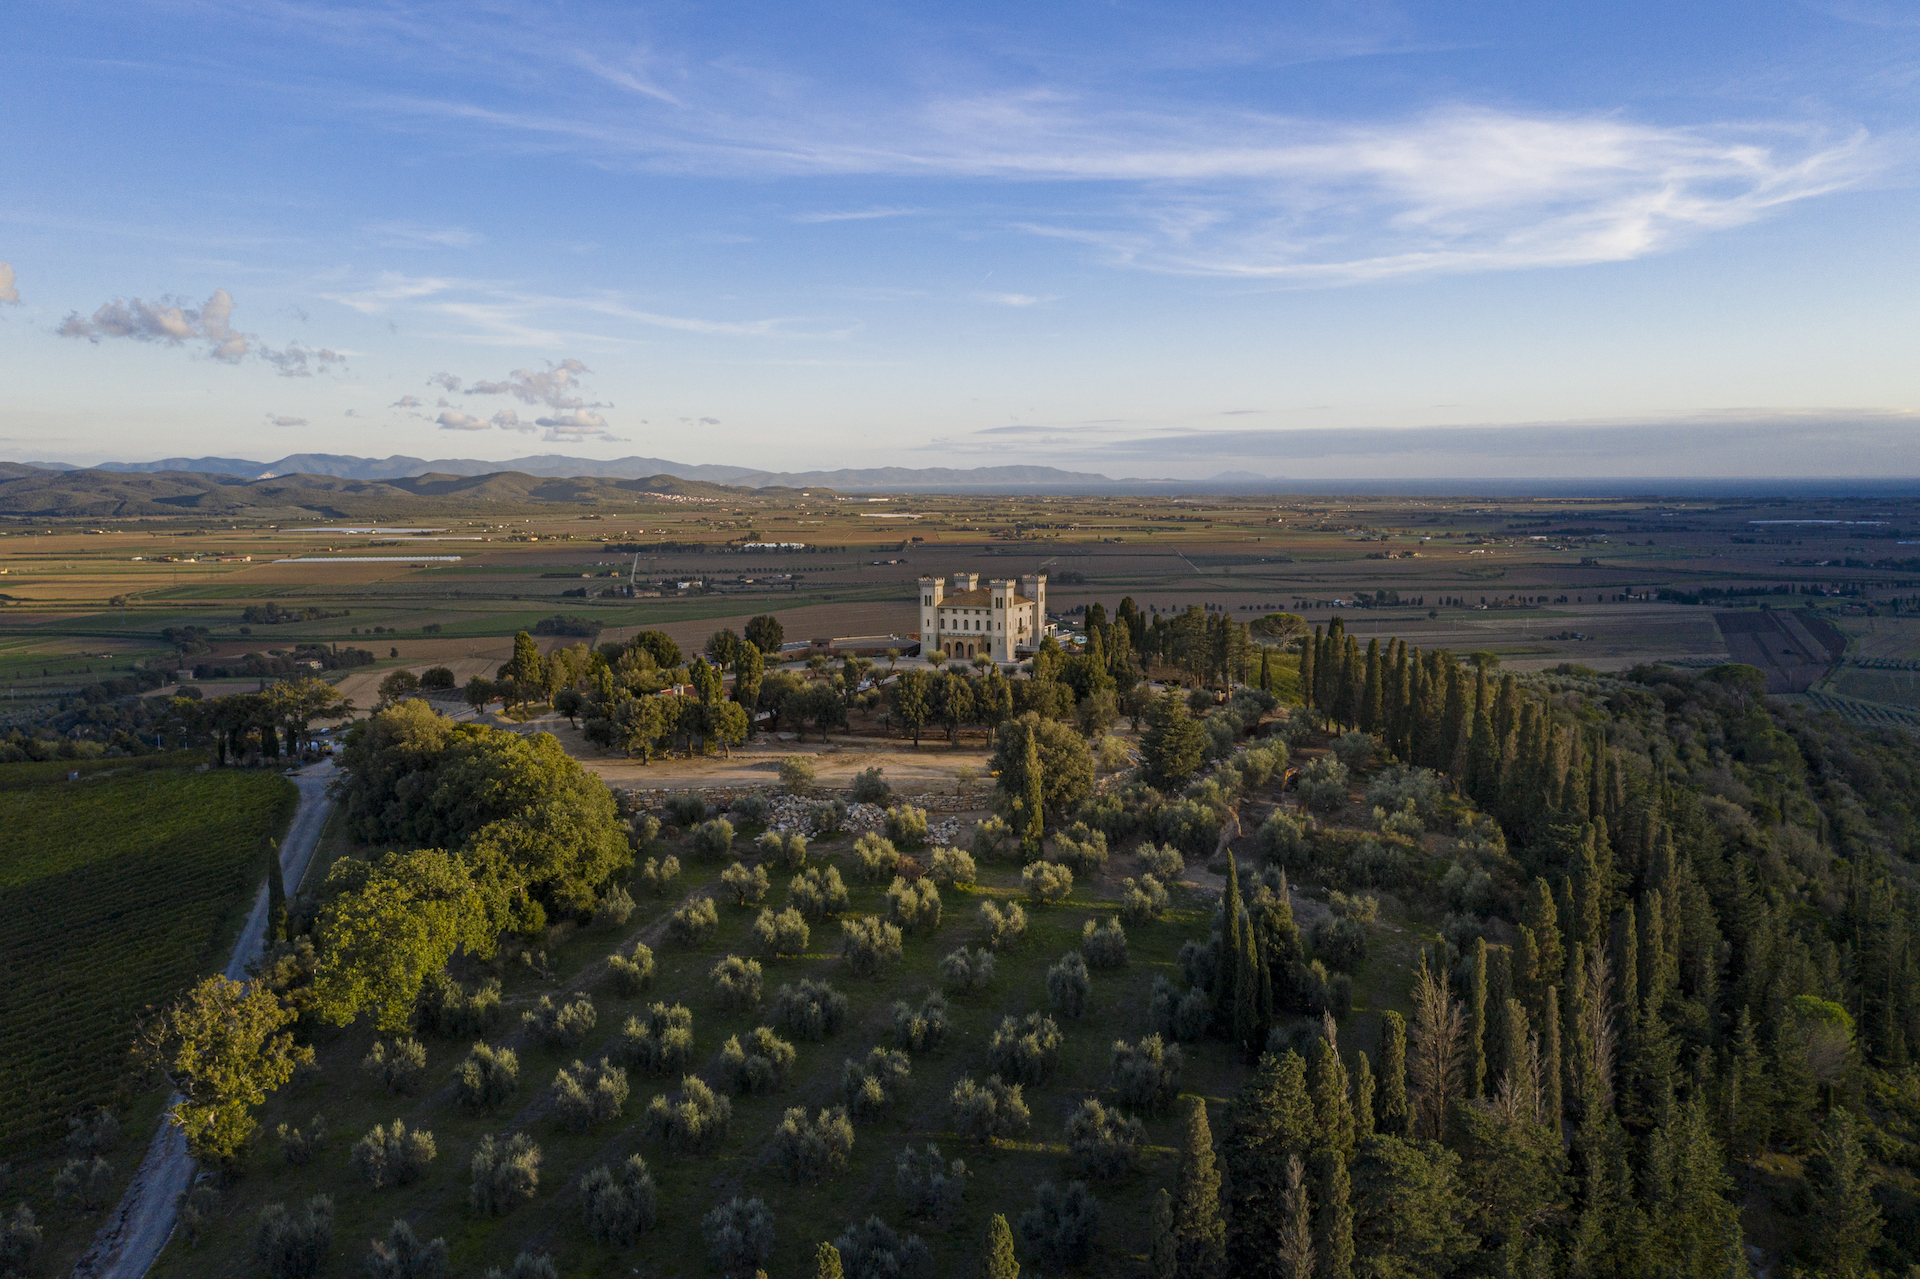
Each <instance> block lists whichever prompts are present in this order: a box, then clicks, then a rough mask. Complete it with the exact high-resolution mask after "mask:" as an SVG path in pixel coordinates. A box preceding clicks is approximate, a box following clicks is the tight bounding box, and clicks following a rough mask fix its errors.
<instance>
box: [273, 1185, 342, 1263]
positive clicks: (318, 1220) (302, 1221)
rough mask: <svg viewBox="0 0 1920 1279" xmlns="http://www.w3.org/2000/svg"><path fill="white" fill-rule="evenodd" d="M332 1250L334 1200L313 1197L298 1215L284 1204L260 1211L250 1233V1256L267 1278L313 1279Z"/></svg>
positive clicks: (320, 1196)
mask: <svg viewBox="0 0 1920 1279" xmlns="http://www.w3.org/2000/svg"><path fill="white" fill-rule="evenodd" d="M332 1247H333V1200H332V1199H331V1198H329V1197H328V1196H326V1195H315V1196H314V1197H313V1198H311V1199H309V1200H307V1202H306V1203H305V1204H304V1205H302V1207H301V1209H300V1211H299V1212H298V1213H291V1212H288V1211H287V1206H286V1205H285V1204H268V1205H267V1206H266V1207H264V1208H262V1209H261V1210H260V1224H259V1225H258V1226H257V1227H255V1229H254V1233H253V1255H254V1256H255V1257H256V1258H257V1259H258V1260H259V1262H260V1268H261V1269H262V1270H264V1271H266V1272H267V1276H268V1279H313V1277H314V1276H315V1275H317V1274H319V1273H320V1267H321V1265H322V1264H324V1263H325V1261H326V1259H327V1252H328V1250H329V1249H331V1248H332Z"/></svg>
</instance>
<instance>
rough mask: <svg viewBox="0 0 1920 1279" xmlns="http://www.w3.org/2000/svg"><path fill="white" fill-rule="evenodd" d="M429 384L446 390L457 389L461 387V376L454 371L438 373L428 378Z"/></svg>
mask: <svg viewBox="0 0 1920 1279" xmlns="http://www.w3.org/2000/svg"><path fill="white" fill-rule="evenodd" d="M427 385H428V386H437V387H439V388H441V389H442V390H445V391H457V390H459V389H460V378H459V375H458V374H454V373H436V374H434V375H433V376H432V377H430V378H428V379H427Z"/></svg>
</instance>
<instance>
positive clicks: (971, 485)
mask: <svg viewBox="0 0 1920 1279" xmlns="http://www.w3.org/2000/svg"><path fill="white" fill-rule="evenodd" d="M25 465H27V466H31V467H34V468H37V469H39V470H46V471H78V470H86V469H91V470H97V471H120V472H127V473H143V472H144V473H149V474H151V473H158V472H162V471H175V472H187V473H192V474H200V475H231V476H235V477H237V478H239V479H243V480H259V479H277V478H280V477H283V476H288V475H330V476H333V477H335V478H337V479H344V480H398V479H411V478H414V477H416V476H421V475H495V474H499V473H501V472H507V471H512V472H518V473H519V474H521V475H535V476H548V477H559V478H567V479H574V478H584V477H591V478H596V479H613V480H640V479H646V478H648V477H650V476H655V475H671V476H674V477H675V478H677V479H682V480H697V481H703V482H705V483H708V484H728V485H734V486H737V487H740V488H829V489H840V490H843V491H849V492H852V491H861V490H885V491H887V492H891V493H910V492H956V491H957V492H971V491H980V490H987V491H995V492H1005V491H1009V490H1020V489H1045V490H1049V491H1058V490H1060V489H1061V488H1063V487H1064V488H1075V487H1084V486H1093V487H1097V488H1105V487H1108V486H1110V485H1112V484H1114V483H1116V482H1117V481H1115V480H1112V479H1109V478H1108V477H1107V476H1105V475H1097V474H1093V473H1091V472H1087V471H1063V470H1060V469H1059V468H1057V467H1052V466H980V467H973V468H971V469H967V470H959V469H955V468H952V467H944V466H930V467H901V466H882V467H871V468H865V469H844V470H836V471H793V472H782V471H756V470H754V469H753V468H752V467H748V466H725V465H707V464H703V465H697V466H696V465H693V464H690V463H685V462H673V461H669V460H668V459H666V458H662V457H620V458H614V459H612V460H611V461H601V460H597V459H594V458H586V457H566V456H563V455H561V454H558V453H543V454H539V455H537V456H534V457H516V458H509V459H508V460H506V461H504V462H489V461H483V460H481V459H479V458H467V457H446V458H435V459H432V460H428V459H426V458H418V457H403V456H400V455H398V454H396V455H394V456H393V457H383V458H371V457H352V456H348V455H346V454H340V453H294V454H290V455H289V456H287V457H283V458H281V459H280V460H279V461H277V462H252V461H248V460H247V459H245V458H237V457H169V458H162V459H161V460H160V461H158V462H102V463H100V464H99V465H98V466H95V467H91V468H86V467H79V466H74V465H71V464H68V463H61V462H29V463H26V464H25ZM1127 482H1128V483H1164V484H1167V485H1177V484H1178V483H1179V481H1175V480H1164V481H1150V480H1149V481H1127Z"/></svg>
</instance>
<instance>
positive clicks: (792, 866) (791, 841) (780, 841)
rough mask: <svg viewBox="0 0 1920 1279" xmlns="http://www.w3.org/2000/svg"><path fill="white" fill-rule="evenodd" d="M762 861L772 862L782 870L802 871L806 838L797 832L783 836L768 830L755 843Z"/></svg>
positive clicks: (789, 832)
mask: <svg viewBox="0 0 1920 1279" xmlns="http://www.w3.org/2000/svg"><path fill="white" fill-rule="evenodd" d="M755 846H756V847H758V848H759V850H760V856H761V859H762V860H763V861H768V862H772V863H773V864H774V865H775V866H778V867H780V869H782V870H789V871H797V870H804V869H805V868H806V865H807V837H806V836H805V835H802V834H801V833H800V832H799V831H797V830H796V831H788V832H786V833H785V834H782V833H781V832H779V831H777V830H770V831H768V832H767V833H766V834H764V835H762V836H761V837H760V838H759V839H758V840H756V841H755Z"/></svg>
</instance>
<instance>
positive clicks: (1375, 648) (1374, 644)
mask: <svg viewBox="0 0 1920 1279" xmlns="http://www.w3.org/2000/svg"><path fill="white" fill-rule="evenodd" d="M1364 669H1365V671H1366V675H1365V677H1364V678H1365V680H1366V683H1365V685H1364V686H1363V687H1362V689H1361V693H1360V731H1361V732H1363V733H1372V734H1374V735H1375V736H1376V737H1378V736H1383V735H1384V733H1385V730H1386V727H1387V688H1386V672H1385V671H1384V670H1383V669H1382V667H1381V665H1380V641H1379V639H1378V638H1377V637H1376V638H1374V639H1370V640H1368V641H1367V657H1366V666H1365V668H1364Z"/></svg>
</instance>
